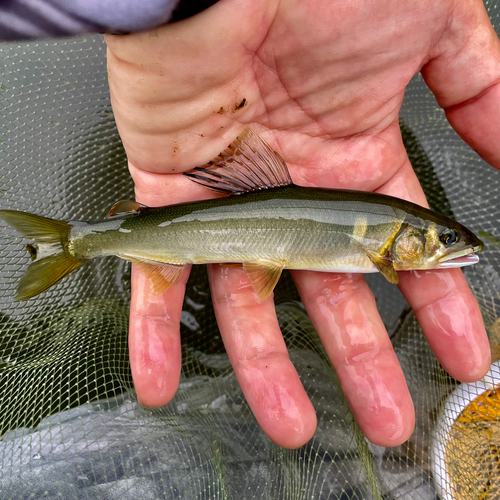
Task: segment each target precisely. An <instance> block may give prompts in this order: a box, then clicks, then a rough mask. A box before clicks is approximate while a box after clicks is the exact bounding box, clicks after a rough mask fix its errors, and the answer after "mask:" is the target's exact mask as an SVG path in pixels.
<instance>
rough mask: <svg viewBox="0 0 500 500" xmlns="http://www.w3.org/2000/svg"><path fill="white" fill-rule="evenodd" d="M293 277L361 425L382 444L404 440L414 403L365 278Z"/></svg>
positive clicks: (333, 275) (410, 426)
mask: <svg viewBox="0 0 500 500" xmlns="http://www.w3.org/2000/svg"><path fill="white" fill-rule="evenodd" d="M293 277H294V280H295V283H296V285H297V288H298V290H299V293H300V296H301V297H302V300H303V302H304V305H305V307H306V309H307V311H308V313H309V315H310V317H311V320H312V322H313V324H314V326H315V328H316V330H317V332H318V335H319V337H320V338H321V341H322V343H323V345H324V347H325V350H326V352H327V354H328V357H329V358H330V360H331V362H332V364H333V366H334V368H335V371H336V372H337V375H338V377H339V380H340V383H341V385H342V389H343V391H344V394H345V396H346V398H347V400H348V402H349V406H350V407H351V410H352V412H353V414H354V417H355V418H356V420H357V422H358V424H359V426H360V428H361V430H362V431H363V432H364V434H365V435H366V437H367V438H368V439H369V440H370V441H371V442H372V443H375V444H378V445H380V446H396V445H398V444H401V443H402V442H404V441H405V440H406V439H408V437H409V436H410V434H411V433H412V431H413V427H414V420H415V417H414V409H413V403H412V400H411V397H410V393H409V391H408V387H407V385H406V381H405V378H404V375H403V372H402V370H401V367H400V365H399V362H398V359H397V357H396V354H395V353H394V349H393V348H392V344H391V342H390V340H389V337H388V335H387V332H386V330H385V327H384V325H383V323H382V320H381V318H380V315H379V314H378V311H377V307H376V304H375V299H374V297H373V294H372V292H371V291H370V289H369V288H368V285H367V284H366V282H365V280H364V279H363V277H362V276H361V275H357V274H336V273H317V272H312V271H296V272H294V273H293Z"/></svg>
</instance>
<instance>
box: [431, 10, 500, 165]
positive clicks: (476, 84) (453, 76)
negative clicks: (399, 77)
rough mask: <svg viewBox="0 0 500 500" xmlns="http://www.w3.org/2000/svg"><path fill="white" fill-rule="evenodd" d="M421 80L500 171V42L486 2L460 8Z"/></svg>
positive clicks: (458, 128)
mask: <svg viewBox="0 0 500 500" xmlns="http://www.w3.org/2000/svg"><path fill="white" fill-rule="evenodd" d="M455 7H456V8H454V9H453V13H452V15H451V18H450V20H449V22H448V29H447V30H446V32H445V33H444V34H443V36H442V38H441V40H440V41H439V43H437V44H436V46H435V50H434V52H433V53H431V59H430V61H429V62H428V63H427V64H426V65H425V66H424V67H423V68H422V75H423V76H424V78H425V81H426V83H427V84H428V85H429V87H430V89H431V90H432V91H433V92H434V94H435V95H436V98H437V100H438V103H439V105H440V106H441V107H442V108H444V109H445V111H446V116H447V118H448V120H449V121H450V123H451V125H452V126H453V128H454V129H455V130H456V131H457V132H458V133H459V134H460V136H461V137H462V138H463V139H464V140H465V141H466V142H467V143H468V144H469V145H470V146H471V147H472V148H473V149H475V150H476V151H477V152H478V153H479V154H480V155H481V156H482V157H483V158H484V159H485V160H486V161H488V162H489V163H491V164H492V165H494V166H495V167H497V168H500V141H499V140H498V138H499V137H500V77H499V75H500V41H499V40H498V37H497V35H496V33H495V31H494V29H493V26H492V25H491V22H490V20H489V18H488V14H487V12H486V10H485V8H484V6H483V2H481V1H476V2H473V3H470V2H458V3H457V4H456V5H455Z"/></svg>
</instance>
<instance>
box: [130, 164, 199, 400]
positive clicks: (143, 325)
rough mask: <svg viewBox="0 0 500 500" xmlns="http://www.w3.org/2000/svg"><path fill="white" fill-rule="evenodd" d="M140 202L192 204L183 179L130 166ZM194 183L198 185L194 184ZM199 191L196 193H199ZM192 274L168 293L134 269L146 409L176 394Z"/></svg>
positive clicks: (139, 374)
mask: <svg viewBox="0 0 500 500" xmlns="http://www.w3.org/2000/svg"><path fill="white" fill-rule="evenodd" d="M129 169H130V172H131V174H132V177H133V179H134V182H135V185H136V199H137V201H139V202H140V203H144V204H146V205H148V206H162V205H168V204H171V203H179V202H181V201H190V200H191V199H192V198H190V197H191V196H196V193H191V194H189V195H186V194H185V192H186V191H189V190H184V189H180V188H181V186H182V185H183V183H185V182H186V180H187V179H185V178H184V177H183V176H182V175H169V174H163V175H160V174H151V173H149V172H144V171H141V170H139V169H137V168H135V167H134V165H133V164H131V163H129ZM191 184H192V183H191ZM195 191H196V190H195ZM188 276H189V270H187V269H186V270H185V271H184V273H183V274H182V276H181V278H180V279H179V280H178V281H177V282H176V283H174V284H173V285H172V286H171V287H170V288H169V289H168V290H166V291H165V292H164V293H161V294H156V293H154V292H153V291H152V289H151V287H150V283H149V279H148V278H147V277H146V275H145V274H144V272H143V271H142V270H141V269H140V268H139V267H138V266H136V265H132V287H131V288H132V297H131V302H130V325H129V350H130V366H131V370H132V377H133V380H134V387H135V390H136V392H137V397H138V399H139V401H140V402H141V403H142V404H144V405H146V406H153V407H156V406H162V405H164V404H166V403H168V402H169V401H170V400H171V399H172V398H173V397H174V395H175V392H176V390H177V387H178V385H179V376H180V370H181V347H180V319H181V314H182V304H183V301H184V292H185V287H186V281H187V279H188Z"/></svg>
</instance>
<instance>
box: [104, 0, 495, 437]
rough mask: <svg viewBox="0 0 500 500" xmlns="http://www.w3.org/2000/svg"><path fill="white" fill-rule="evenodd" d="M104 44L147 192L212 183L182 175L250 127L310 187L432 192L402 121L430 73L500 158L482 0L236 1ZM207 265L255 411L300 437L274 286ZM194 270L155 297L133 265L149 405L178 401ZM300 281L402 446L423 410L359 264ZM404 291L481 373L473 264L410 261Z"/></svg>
mask: <svg viewBox="0 0 500 500" xmlns="http://www.w3.org/2000/svg"><path fill="white" fill-rule="evenodd" d="M107 42H108V47H109V50H108V68H109V80H110V88H111V97H112V103H113V108H114V112H115V116H116V121H117V125H118V129H119V131H120V135H121V137H122V140H123V143H124V146H125V149H126V151H127V155H128V158H129V167H130V171H131V174H132V177H133V179H134V182H135V186H136V198H137V200H138V201H140V202H142V203H144V204H146V205H150V206H160V205H167V204H172V203H179V202H184V201H191V200H197V199H202V198H207V197H210V196H213V194H211V193H210V192H209V191H208V190H206V189H204V188H202V187H200V186H197V185H195V184H193V183H192V182H190V181H189V180H188V179H187V178H186V177H184V176H182V175H180V174H181V173H182V172H184V171H187V170H190V169H191V168H193V167H194V166H196V165H200V164H203V163H205V162H207V161H208V160H210V159H211V158H212V157H214V156H216V155H217V154H218V153H219V151H221V150H222V149H224V148H225V147H226V146H227V145H228V144H229V143H230V142H231V141H232V140H233V139H234V138H235V137H236V136H237V135H238V133H239V132H241V130H243V129H244V128H245V127H248V126H252V127H254V128H255V129H256V130H257V131H259V132H260V133H262V135H263V136H264V137H265V139H266V140H267V141H268V142H269V143H270V144H271V146H273V147H274V149H276V150H277V151H278V152H279V153H280V154H281V156H282V157H283V158H284V159H285V161H286V162H287V163H288V165H289V168H290V172H291V175H292V178H293V180H294V182H295V183H296V184H299V185H304V186H321V187H329V188H348V189H359V190H367V191H378V192H382V193H386V194H391V195H393V196H397V197H400V198H405V199H408V200H411V201H414V202H416V203H419V204H422V205H425V203H426V202H425V197H424V195H423V192H422V190H421V188H420V185H419V183H418V181H417V179H416V177H415V174H414V172H413V170H412V168H411V165H410V163H409V161H408V158H407V156H406V153H405V150H404V147H403V143H402V139H401V135H400V132H399V125H398V113H399V109H400V107H401V104H402V101H403V94H404V91H405V87H406V85H407V84H408V82H409V81H410V79H411V78H412V76H413V75H414V74H415V73H417V72H418V71H420V70H421V71H422V73H423V74H424V77H425V78H426V81H427V83H428V85H429V86H430V88H431V90H432V91H433V92H434V93H435V95H436V97H437V99H438V102H439V104H440V105H441V106H442V107H443V108H445V110H446V112H447V117H448V119H449V120H450V122H451V124H452V125H453V126H454V128H455V129H456V130H457V132H458V133H459V134H460V135H461V136H462V137H463V138H464V139H465V140H466V141H467V142H468V143H469V144H470V145H471V146H472V147H473V148H474V149H476V150H477V151H478V152H479V153H480V154H481V155H482V156H483V157H484V158H485V159H486V160H487V161H489V162H490V163H492V164H494V165H495V166H498V165H499V164H500V150H499V143H498V137H499V135H500V130H499V120H498V109H500V85H499V80H498V69H499V57H500V56H499V53H500V49H499V41H498V38H497V37H496V36H495V34H494V32H493V29H492V28H491V25H490V24H489V20H488V17H487V14H486V12H485V11H484V8H483V5H482V3H481V2H480V1H476V2H453V1H451V0H449V1H443V2H433V3H431V4H428V3H425V2H424V3H422V2H412V1H403V2H401V0H397V1H392V0H383V1H381V2H376V3H373V2H367V1H365V0H357V1H354V2H343V1H339V2H332V1H331V0H318V1H314V2H301V1H300V0H282V1H278V0H276V1H272V2H269V1H264V0H259V1H248V2H244V1H236V0H225V1H221V2H219V3H218V4H216V5H214V6H213V7H211V8H210V9H208V10H206V11H204V12H202V13H201V14H198V15H196V16H195V17H193V18H190V19H188V20H185V21H182V22H179V23H175V24H172V25H167V26H164V27H161V28H159V29H156V30H153V31H151V32H148V33H142V34H136V35H127V36H108V37H107ZM209 267H210V269H209V276H210V281H211V290H212V299H213V303H214V308H215V312H216V316H217V320H218V324H219V328H220V331H221V335H222V337H223V340H224V343H225V346H226V349H227V352H228V355H229V358H230V360H231V362H232V364H233V367H234V369H235V373H236V375H237V377H238V380H239V382H240V384H241V387H242V389H243V391H244V393H245V396H246V398H247V401H248V403H249V404H250V406H251V408H252V410H253V412H254V414H255V416H256V417H257V420H258V421H259V423H260V425H261V426H262V428H263V429H264V431H265V432H266V433H267V434H268V436H269V437H270V438H271V439H272V440H274V441H275V442H276V443H278V444H280V445H282V446H285V447H296V446H300V445H302V444H304V443H305V442H306V441H307V440H308V439H309V438H310V437H311V436H312V433H313V432H314V429H315V425H316V417H315V413H314V409H313V407H312V405H311V403H310V401H309V399H308V398H307V395H306V394H305V391H304V389H303V388H302V385H301V383H300V380H299V378H298V375H297V373H296V371H295V369H294V367H293V365H292V363H291V361H290V359H289V357H288V354H287V352H286V348H285V344H284V341H283V338H282V336H281V333H280V330H279V326H278V322H277V319H276V315H275V311H274V304H273V300H272V298H269V299H267V300H266V301H264V302H260V301H259V300H258V299H257V297H256V295H255V293H254V291H253V288H252V286H251V285H250V284H249V282H248V280H247V278H246V276H245V274H244V272H243V271H242V270H240V269H238V268H226V267H221V266H218V265H213V266H209ZM187 275H188V273H187V272H186V273H184V275H183V277H182V279H181V280H179V281H178V282H177V283H176V284H175V285H173V286H172V287H171V288H170V289H169V290H167V291H166V292H164V293H163V294H161V295H155V294H154V293H153V292H152V291H151V290H150V288H149V284H148V281H147V279H146V277H145V276H144V275H143V274H142V272H141V271H140V270H139V269H133V283H132V287H133V289H132V305H131V322H130V358H131V365H132V373H133V377H134V383H135V387H136V390H137V394H138V397H139V399H140V401H141V402H142V403H144V404H146V405H150V406H159V405H162V404H165V403H167V402H168V401H169V400H170V399H171V398H172V397H173V395H174V394H175V391H176V389H177V385H178V382H179V374H180V365H181V360H180V338H179V322H180V315H181V308H182V301H183V297H184V288H185V283H186V280H187V277H188V276H187ZM294 279H295V281H296V284H297V287H298V289H299V292H300V294H301V297H302V299H303V301H304V304H305V306H306V308H307V310H308V312H309V314H310V316H311V319H312V320H313V322H314V325H315V326H316V329H317V331H318V334H319V335H320V337H321V340H322V342H323V345H324V346H325V349H326V351H327V353H328V355H329V357H330V359H331V361H332V363H333V365H334V367H335V370H336V371H337V374H338V376H339V378H340V381H341V384H342V387H343V389H344V392H345V394H346V396H347V398H348V400H349V403H350V405H351V408H352V410H353V412H354V414H355V417H356V419H357V420H358V422H359V424H360V426H361V428H362V429H363V431H364V432H365V434H366V435H367V437H368V438H369V439H370V440H371V441H372V442H374V443H377V444H381V445H388V446H390V445H396V444H399V443H401V442H403V441H404V440H405V439H406V438H408V436H409V435H410V433H411V432H412V429H413V422H414V416H413V406H412V402H411V398H410V396H409V392H408V389H407V386H406V383H405V380H404V377H403V374H402V371H401V368H400V367H399V364H398V361H397V358H396V356H395V354H394V351H393V349H392V346H391V343H390V341H389V338H388V336H387V333H386V331H385V328H384V326H383V323H382V321H381V319H380V317H379V315H378V312H377V309H376V306H375V300H374V298H373V295H372V293H371V292H370V290H369V288H368V287H367V285H366V283H365V281H364V279H363V277H362V276H361V275H356V274H332V273H315V272H308V271H298V272H295V273H294ZM400 288H401V290H402V292H403V294H404V295H405V297H406V298H407V300H408V302H409V303H410V305H411V306H412V308H413V309H414V311H415V313H416V314H417V317H418V319H419V321H420V324H421V325H422V328H423V330H424V332H425V334H426V336H427V339H428V340H429V342H430V344H431V346H432V348H433V349H434V351H435V353H436V354H437V356H438V357H439V359H440V360H441V362H442V363H443V366H444V367H445V368H446V369H447V370H448V371H449V373H450V374H451V375H453V376H454V377H456V378H458V379H459V380H464V381H471V380H476V379H478V378H480V377H481V376H483V375H484V374H485V372H486V371H487V369H488V366H489V362H490V357H489V348H488V342H487V338H486V334H485V331H484V327H483V325H482V320H481V316H480V313H479V309H478V307H477V304H476V302H475V300H474V298H473V296H472V294H471V292H470V290H469V288H468V286H467V284H466V282H465V279H464V277H463V275H462V273H461V272H460V270H449V271H440V272H430V271H421V272H407V273H401V274H400Z"/></svg>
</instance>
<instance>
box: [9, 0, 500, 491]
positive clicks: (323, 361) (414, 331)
mask: <svg viewBox="0 0 500 500" xmlns="http://www.w3.org/2000/svg"><path fill="white" fill-rule="evenodd" d="M487 7H488V9H489V12H490V16H491V18H492V20H493V23H494V25H495V26H496V28H497V29H498V28H499V26H500V14H499V12H500V9H499V3H498V0H496V1H494V2H490V3H489V4H488V5H487ZM0 64H1V66H0V67H1V70H2V71H1V76H0V139H1V140H0V169H1V173H2V179H3V183H2V188H1V189H0V200H1V201H0V206H1V207H2V208H11V209H18V210H24V211H31V212H36V213H39V214H43V215H46V216H48V217H53V218H56V219H65V220H68V219H69V220H75V219H77V220H78V219H80V220H89V219H93V220H95V219H99V218H102V217H103V216H104V215H105V214H106V211H107V209H108V208H109V205H110V204H111V203H112V202H113V201H115V200H119V199H128V198H131V197H133V189H132V182H131V180H130V178H129V174H128V171H127V169H126V158H125V154H124V152H123V149H122V146H121V143H120V140H119V137H118V135H117V132H116V128H115V124H114V120H113V116H112V112H111V108H110V104H109V98H108V87H107V80H106V63H105V49H104V43H103V41H102V38H101V37H99V36H92V37H87V38H78V39H71V40H60V41H43V42H30V43H11V44H1V45H0ZM401 129H402V132H403V137H404V141H405V146H406V148H407V150H408V153H409V156H410V159H411V161H412V164H413V165H414V167H415V169H416V171H417V173H418V175H419V178H420V180H421V182H422V185H423V187H424V190H425V192H426V195H427V198H428V200H429V203H430V205H431V207H432V208H433V209H435V210H438V211H440V212H441V213H444V214H446V215H451V216H454V217H456V218H457V219H458V220H460V221H461V222H463V223H464V224H465V225H467V226H468V227H470V228H471V229H473V230H474V231H475V232H476V233H477V234H478V235H480V237H481V238H482V239H483V240H484V242H485V244H486V251H485V253H484V256H482V257H481V262H480V264H478V265H476V266H472V267H469V268H466V270H465V274H466V276H467V278H468V280H469V283H470V284H471V286H472V288H473V290H474V292H475V294H476V297H477V299H478V302H479V304H480V307H481V310H482V313H483V317H484V321H485V324H486V327H487V329H488V333H489V335H490V340H491V344H492V352H493V359H494V360H496V361H498V360H499V359H500V199H499V198H500V176H499V175H498V172H496V171H494V170H493V169H492V168H491V167H489V166H488V165H486V164H485V163H484V162H483V161H482V160H480V159H479V157H478V156H477V155H475V154H474V153H473V152H472V151H471V150H470V149H469V148H468V147H467V146H466V145H465V144H464V143H463V142H462V141H461V140H460V139H459V138H458V137H457V135H456V134H455V133H454V132H453V130H452V129H451V127H450V126H449V125H448V124H447V122H446V119H445V117H444V113H443V112H442V110H440V109H439V107H438V106H437V104H436V102H435V100H434V98H433V96H432V95H431V94H430V92H429V90H428V89H427V87H426V86H425V84H424V83H423V80H422V78H421V77H420V76H417V77H415V78H414V79H413V81H412V82H411V84H410V87H409V89H408V92H407V95H406V97H405V102H404V106H403V110H402V112H401ZM1 230H2V248H1V252H0V275H1V282H0V306H1V314H0V435H1V438H0V499H1V500H4V499H5V500H7V499H20V498H35V499H38V498H47V499H52V498H54V499H55V498H61V499H87V498H89V499H103V500H109V499H114V498H120V499H121V500H125V499H128V498H130V499H132V498H133V499H137V498H140V499H164V498H165V499H174V498H179V499H188V500H194V499H200V500H201V499H207V500H208V499H233V498H240V499H286V500H290V499H293V500H298V499H304V500H309V499H342V500H348V499H359V500H361V499H363V500H369V499H382V498H384V499H419V500H430V499H436V498H444V499H484V500H486V499H488V500H493V499H498V498H500V466H499V460H500V459H499V447H500V432H499V429H500V416H499V415H500V389H498V388H499V387H500V369H499V368H498V363H497V364H496V365H493V367H492V370H491V373H490V376H489V378H487V379H485V380H484V381H482V382H480V383H477V384H459V383H457V382H456V381H454V380H453V379H451V378H450V377H449V376H448V375H447V374H446V372H444V370H443V369H442V368H441V367H440V365H439V363H438V362H437V360H436V358H435V357H434V355H433V354H432V352H431V351H430V349H429V347H428V345H427V343H426V341H425V339H424V337H423V335H422V332H421V330H420V327H419V325H418V323H417V321H416V320H415V317H414V315H413V313H412V312H411V311H410V310H409V309H408V308H407V305H406V302H405V301H404V300H403V298H402V296H401V295H400V293H399V291H398V290H397V288H396V287H393V286H391V285H388V284H387V283H386V282H385V281H384V279H383V278H381V277H380V276H377V275H372V276H368V277H367V279H368V281H369V284H370V286H371V287H372V289H373V290H374V292H375V295H376V298H377V303H378V306H379V309H380V311H381V314H382V317H383V319H384V322H385V324H386V326H387V329H388V331H389V333H390V335H391V338H392V341H393V344H394V347H395V349H396V352H397V355H398V357H399V359H400V362H401V365H402V367H403V370H404V373H405V375H406V378H407V381H408V385H409V388H410V391H411V394H412V397H413V401H414V403H415V408H416V428H415V431H414V433H413V435H412V436H411V438H410V439H409V440H408V441H407V442H406V443H404V444H403V445H401V446H399V447H395V448H382V447H378V446H374V445H371V444H369V443H368V442H367V441H366V440H365V439H364V437H363V435H362V434H361V432H360V430H359V428H358V427H357V424H356V423H355V421H354V420H353V418H352V415H351V412H350V410H349V409H348V407H347V404H346V402H345V399H344V397H343V395H342V392H341V391H340V388H339V384H338V381H337V379H336V376H335V374H334V372H333V370H332V369H331V366H330V364H329V361H328V359H327V357H326V355H325V353H324V351H323V349H322V347H321V344H320V343H319V341H318V338H317V335H316V332H315V331H314V328H313V327H312V325H311V323H310V321H309V319H308V318H307V315H306V314H305V312H304V309H303V307H302V306H301V303H300V302H299V297H298V295H297V292H296V290H295V287H294V285H293V283H292V280H291V278H290V276H289V275H288V274H287V273H285V274H284V276H283V277H282V279H281V280H280V283H279V285H278V288H277V289H276V293H275V302H276V308H277V313H278V318H279V321H280V325H281V328H282V331H283V334H284V337H285V340H286V342H287V345H288V348H289V351H290V356H291V359H292V361H293V362H294V364H295V366H296V368H297V371H298V373H299V375H300V377H301V379H302V382H303V384H304V386H305V388H306V390H307V392H308V394H309V396H310V398H311V400H312V402H313V405H314V407H315V409H316V412H317V415H318V429H317V431H316V434H315V436H314V438H313V439H312V440H311V441H310V442H309V443H308V444H307V445H306V446H304V447H302V448H301V449H299V450H293V451H290V450H284V449H281V448H279V447H277V446H276V445H274V444H272V443H271V442H270V441H269V440H268V439H267V437H266V436H265V435H264V434H263V432H262V431H261V430H260V428H259V427H258V425H257V423H256V421H255V419H254V417H253V415H252V413H251V411H250V410H249V408H248V406H247V404H246V402H245V400H244V398H243V395H242V393H241V390H240V388H239V385H238V383H237V381H236V378H235V376H234V372H233V370H232V368H231V366H230V364H229V362H228V359H227V356H226V354H225V351H224V348H223V345H222V341H221V338H220V336H219V332H218V329H217V326H216V322H215V318H214V314H213V310H212V307H211V301H210V295H209V291H208V282H207V277H206V271H205V269H204V268H202V267H201V266H198V267H195V268H194V271H193V272H192V275H191V278H190V281H189V282H188V286H187V294H186V300H185V304H184V310H183V314H182V326H181V334H182V342H183V343H182V349H183V367H182V377H181V384H180V388H179V391H178V393H177V395H176V397H175V399H174V400H173V401H172V402H171V403H170V404H168V405H166V406H165V407H162V408H159V409H146V408H143V407H141V406H140V405H139V404H138V403H137V399H136V396H135V394H134V392H133V386H132V379H131V375H130V368H129V364H128V348H127V328H128V304H129V299H130V269H129V266H128V264H126V263H124V262H123V261H121V260H119V259H115V258H107V259H101V260H99V261H95V262H93V263H92V264H91V265H89V266H87V267H85V268H83V269H81V270H79V271H78V272H76V273H73V274H72V275H70V276H69V277H68V278H67V279H65V280H64V281H63V282H62V283H61V284H60V285H58V286H57V287H54V288H52V289H51V290H49V291H48V292H46V293H44V294H42V295H40V296H39V297H38V298H36V299H34V300H30V301H27V302H21V303H19V302H15V301H14V300H13V296H14V295H15V288H16V286H17V283H18V281H19V279H20V277H21V276H22V274H23V272H24V270H25V269H26V266H27V265H28V262H29V258H28V256H27V254H26V252H24V251H23V249H22V244H23V241H24V240H23V239H22V238H21V237H19V236H18V235H17V234H16V233H15V232H14V231H13V230H11V229H10V228H8V227H6V226H5V225H2V228H1Z"/></svg>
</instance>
